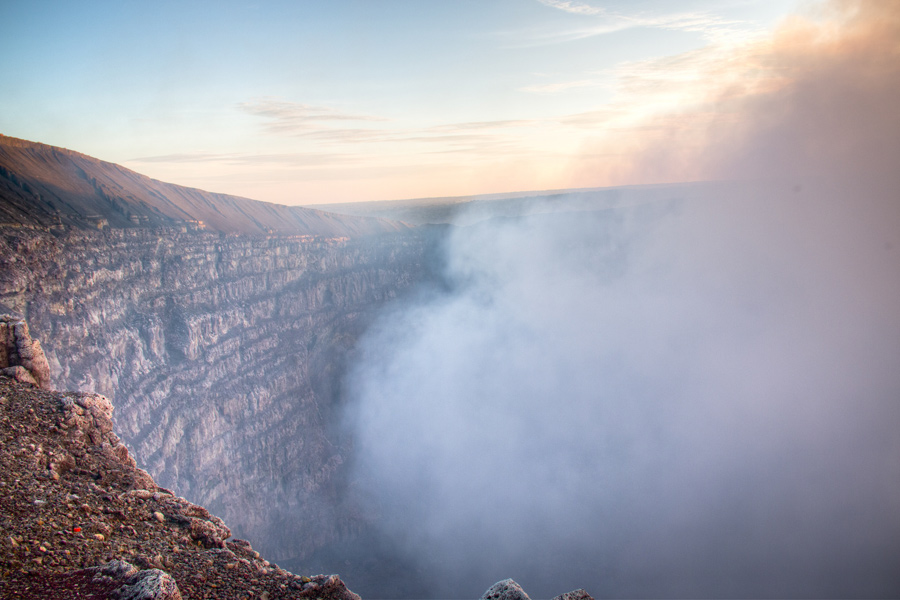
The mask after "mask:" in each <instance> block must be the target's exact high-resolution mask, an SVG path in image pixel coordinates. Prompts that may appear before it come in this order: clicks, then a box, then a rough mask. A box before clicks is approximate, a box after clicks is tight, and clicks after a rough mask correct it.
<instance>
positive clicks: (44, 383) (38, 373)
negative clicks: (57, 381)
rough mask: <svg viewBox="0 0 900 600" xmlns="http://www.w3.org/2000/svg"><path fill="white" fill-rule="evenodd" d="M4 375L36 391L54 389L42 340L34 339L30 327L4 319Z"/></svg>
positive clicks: (0, 331)
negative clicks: (51, 386) (36, 388)
mask: <svg viewBox="0 0 900 600" xmlns="http://www.w3.org/2000/svg"><path fill="white" fill-rule="evenodd" d="M0 374H3V375H6V376H8V377H12V378H13V379H15V380H16V381H20V382H22V383H28V384H31V385H33V386H35V387H39V388H44V389H47V388H49V387H50V365H49V364H48V363H47V357H46V356H45V355H44V350H43V348H41V343H40V342H39V341H38V340H33V339H31V334H30V333H29V331H28V323H26V322H25V320H24V319H18V318H16V317H13V316H12V315H0Z"/></svg>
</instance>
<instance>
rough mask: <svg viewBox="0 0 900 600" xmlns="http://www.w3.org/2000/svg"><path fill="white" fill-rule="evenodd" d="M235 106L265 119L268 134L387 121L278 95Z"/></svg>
mask: <svg viewBox="0 0 900 600" xmlns="http://www.w3.org/2000/svg"><path fill="white" fill-rule="evenodd" d="M238 108H239V109H241V110H242V111H244V112H246V113H249V114H251V115H256V116H259V117H264V118H266V119H268V122H267V124H266V129H267V130H268V131H269V132H270V133H302V132H306V131H309V130H311V129H315V128H318V127H322V126H323V125H327V124H328V123H335V122H348V121H349V122H384V121H387V119H385V118H383V117H377V116H373V115H361V114H353V113H348V112H343V111H340V110H337V109H334V108H331V107H328V106H313V105H310V104H301V103H298V102H289V101H287V100H279V99H277V98H262V99H259V100H253V101H250V102H242V103H240V104H238Z"/></svg>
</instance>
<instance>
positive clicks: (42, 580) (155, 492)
mask: <svg viewBox="0 0 900 600" xmlns="http://www.w3.org/2000/svg"><path fill="white" fill-rule="evenodd" d="M111 414H112V405H111V404H110V402H109V400H107V399H106V398H105V397H103V396H99V395H97V394H85V393H79V392H53V391H45V390H38V389H36V388H34V387H33V386H31V385H28V384H21V383H18V382H16V381H14V380H12V379H9V378H7V377H4V376H0V531H2V538H0V575H2V577H0V597H3V598H45V599H49V600H57V599H58V600H62V599H63V598H72V597H76V596H78V597H86V598H119V599H122V598H132V599H135V600H136V599H138V598H145V599H151V598H154V599H158V600H174V599H177V598H181V597H184V598H186V599H188V598H242V597H253V598H269V599H270V600H276V599H282V598H284V599H288V598H295V599H296V598H325V599H330V600H359V596H357V595H356V594H354V593H352V592H350V591H349V590H348V589H347V588H346V587H345V586H344V585H343V583H342V582H341V580H340V578H338V577H337V576H335V575H316V576H312V577H310V576H300V575H295V574H293V573H289V572H287V571H285V570H283V569H280V568H278V567H277V566H275V565H273V564H271V563H270V562H269V561H267V560H265V559H263V558H262V557H261V556H260V554H259V552H257V551H255V550H254V549H253V547H252V546H251V545H250V544H249V543H248V542H246V541H243V540H233V539H230V531H229V529H228V527H227V526H226V525H225V523H224V522H223V521H222V520H221V519H219V518H218V517H216V516H214V515H211V514H210V513H209V511H208V510H207V509H206V508H204V507H202V506H198V505H196V504H193V503H191V502H189V501H187V500H185V499H184V498H181V497H179V496H177V495H175V494H173V493H172V492H171V491H169V490H167V489H164V488H161V487H159V486H158V485H157V484H156V482H154V480H153V479H152V478H151V477H150V476H149V475H148V474H147V473H146V472H145V471H143V470H141V469H140V468H138V467H137V466H136V464H135V461H134V459H133V458H132V457H131V455H130V453H129V451H128V449H127V448H126V447H125V446H124V445H123V444H122V443H121V441H120V440H119V438H118V436H117V435H116V434H115V432H114V431H113V423H112V421H111V419H110V416H111ZM79 594H81V595H79ZM90 594H94V595H90Z"/></svg>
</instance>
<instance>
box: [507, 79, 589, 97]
mask: <svg viewBox="0 0 900 600" xmlns="http://www.w3.org/2000/svg"><path fill="white" fill-rule="evenodd" d="M598 85H602V82H601V81H598V80H595V79H577V80H575V81H560V82H558V83H545V84H538V85H528V86H525V87H522V88H519V91H520V92H528V93H531V94H557V93H559V92H564V91H566V90H570V89H573V88H583V87H595V86H598Z"/></svg>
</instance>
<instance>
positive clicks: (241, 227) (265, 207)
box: [0, 135, 406, 237]
mask: <svg viewBox="0 0 900 600" xmlns="http://www.w3.org/2000/svg"><path fill="white" fill-rule="evenodd" d="M0 223H18V224H25V225H38V226H42V227H54V226H69V227H76V228H82V229H83V228H97V227H99V226H109V227H113V228H125V227H183V228H186V229H192V228H198V227H202V228H203V229H205V230H207V231H217V232H223V233H248V234H272V233H277V234H289V235H321V236H325V237H342V236H350V237H352V236H357V235H367V234H374V233H382V232H386V231H397V230H399V229H404V228H405V227H406V226H405V225H403V224H401V223H397V222H393V221H389V220H386V219H380V218H371V217H352V216H340V215H335V214H331V213H327V212H323V211H319V210H313V209H309V208H301V207H296V206H283V205H280V204H271V203H268V202H259V201H257V200H250V199H247V198H240V197H238V196H229V195H226V194H215V193H211V192H205V191H203V190H198V189H195V188H188V187H182V186H179V185H174V184H170V183H164V182H162V181H157V180H155V179H150V178H149V177H146V176H144V175H141V174H139V173H135V172H134V171H130V170H128V169H126V168H124V167H121V166H119V165H116V164H113V163H108V162H104V161H101V160H98V159H96V158H92V157H90V156H86V155H84V154H80V153H78V152H73V151H71V150H66V149H64V148H56V147H54V146H48V145H45V144H39V143H35V142H29V141H26V140H20V139H18V138H13V137H8V136H4V135H0ZM200 223H202V226H201V225H200Z"/></svg>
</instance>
